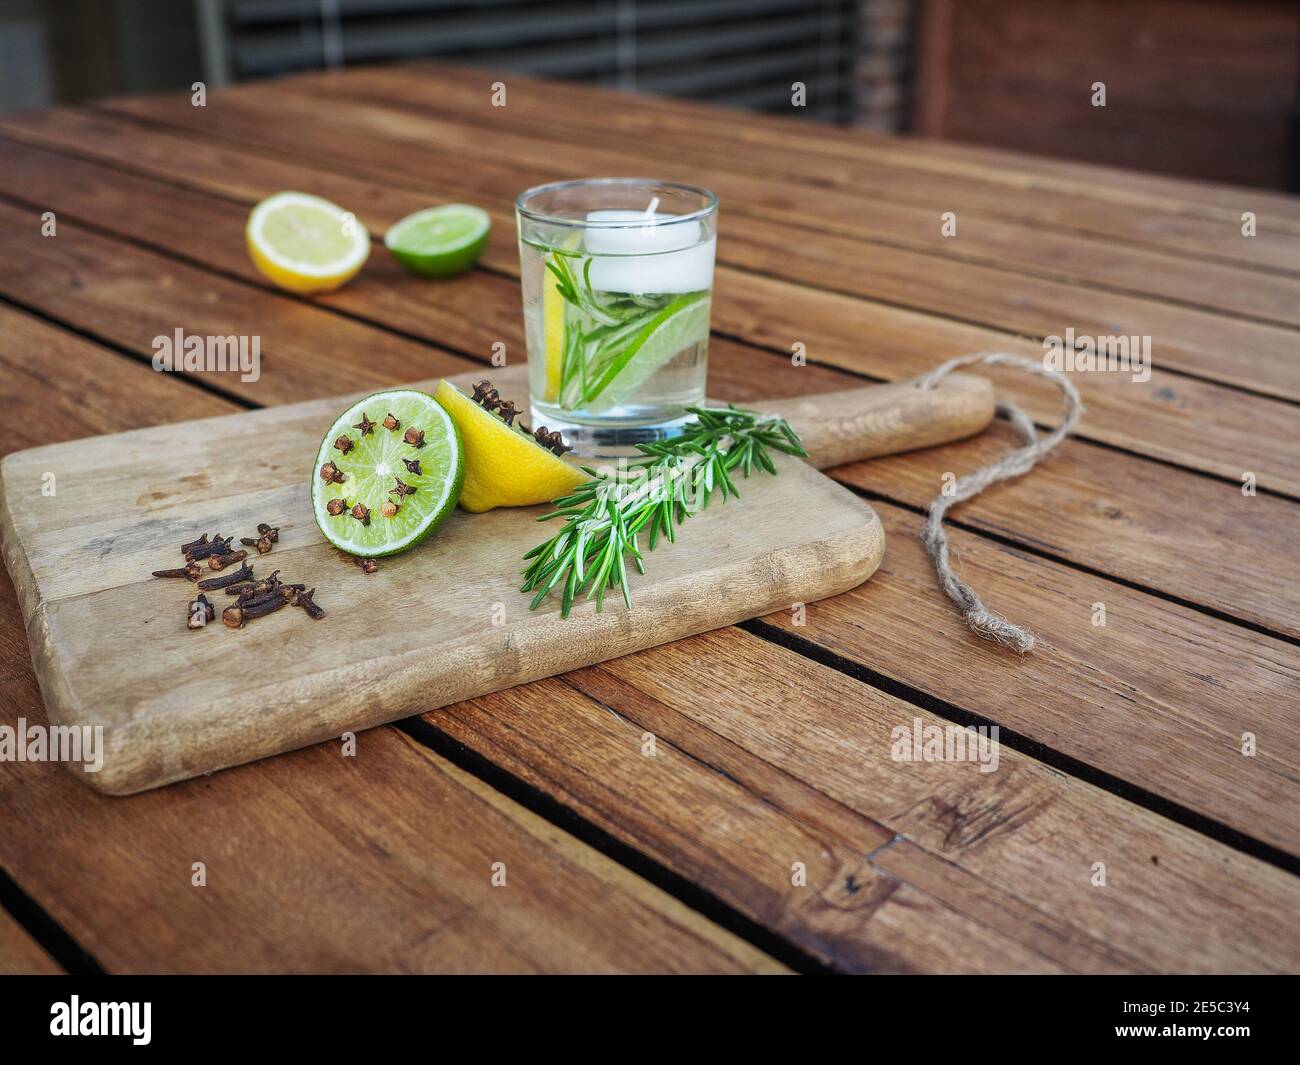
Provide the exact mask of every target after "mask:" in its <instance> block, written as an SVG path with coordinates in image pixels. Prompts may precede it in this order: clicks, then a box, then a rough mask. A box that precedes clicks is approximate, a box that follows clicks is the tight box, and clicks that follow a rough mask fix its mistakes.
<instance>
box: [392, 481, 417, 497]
mask: <svg viewBox="0 0 1300 1065" xmlns="http://www.w3.org/2000/svg"><path fill="white" fill-rule="evenodd" d="M393 480H394V481H396V482H397V487H396V488H391V489H389V495H396V496H398V497H399V498H401V499H405V498H406V497H407V496H413V495H415V493H416V489H414V488H412V487H411V486H410V485H409V484H407V483H406V482H405V481H403V480H402V479H401V478H400V477H394V478H393Z"/></svg>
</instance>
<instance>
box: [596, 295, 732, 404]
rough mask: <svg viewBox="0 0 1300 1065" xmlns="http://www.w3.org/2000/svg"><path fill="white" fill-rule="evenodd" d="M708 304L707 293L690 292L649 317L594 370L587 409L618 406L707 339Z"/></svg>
mask: <svg viewBox="0 0 1300 1065" xmlns="http://www.w3.org/2000/svg"><path fill="white" fill-rule="evenodd" d="M709 305H710V300H709V294H708V293H707V292H690V293H687V294H686V295H684V296H679V297H677V299H675V300H673V301H672V303H670V304H668V306H667V307H665V308H664V309H663V310H662V311H660V312H659V313H658V314H656V315H655V316H654V317H653V318H651V319H650V321H648V322H647V323H646V324H645V327H644V328H643V329H642V330H641V332H640V333H639V334H638V335H637V336H636V338H635V339H634V340H632V342H631V343H629V344H628V345H627V346H626V347H624V348H622V349H621V350H620V351H619V353H618V354H617V355H616V356H615V357H614V358H612V359H611V360H610V361H609V362H608V363H606V364H605V365H603V366H597V367H594V368H593V370H592V383H591V385H590V386H589V387H588V389H587V391H586V393H585V394H584V396H583V400H584V401H585V404H586V407H587V409H588V410H590V411H602V410H608V409H609V408H610V407H616V406H618V404H620V403H622V402H623V401H624V400H625V399H627V398H628V397H629V396H630V395H631V394H632V393H633V392H634V391H636V389H637V388H638V387H639V386H640V385H641V384H642V383H643V382H644V381H645V380H646V379H647V378H648V377H649V376H650V375H651V374H652V373H654V372H655V371H656V370H658V369H659V367H661V366H662V365H663V364H664V363H666V362H667V361H668V360H669V359H671V358H672V357H673V356H674V355H677V354H679V353H680V352H682V351H685V350H686V349H687V348H689V347H691V346H692V345H693V344H699V343H701V342H702V341H704V340H707V339H708V336H709Z"/></svg>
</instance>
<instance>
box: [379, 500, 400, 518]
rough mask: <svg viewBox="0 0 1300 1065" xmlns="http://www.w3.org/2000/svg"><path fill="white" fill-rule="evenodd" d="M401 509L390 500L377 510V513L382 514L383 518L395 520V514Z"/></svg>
mask: <svg viewBox="0 0 1300 1065" xmlns="http://www.w3.org/2000/svg"><path fill="white" fill-rule="evenodd" d="M401 509H402V508H401V507H399V506H398V505H397V504H396V503H394V502H393V501H392V500H391V499H390V500H389V501H388V502H386V503H385V504H384V505H383V506H382V507H380V508H379V513H380V514H382V515H383V516H384V517H385V518H395V517H397V512H398V511H399V510H401Z"/></svg>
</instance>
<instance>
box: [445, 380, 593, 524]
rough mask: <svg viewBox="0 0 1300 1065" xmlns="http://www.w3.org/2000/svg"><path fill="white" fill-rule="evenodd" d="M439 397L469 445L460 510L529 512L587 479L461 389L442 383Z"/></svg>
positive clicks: (466, 450)
mask: <svg viewBox="0 0 1300 1065" xmlns="http://www.w3.org/2000/svg"><path fill="white" fill-rule="evenodd" d="M434 398H435V399H436V400H437V401H438V402H439V403H441V404H442V409H443V410H445V411H446V412H447V413H448V414H449V415H451V420H452V421H453V422H454V423H455V425H456V429H457V431H458V432H459V433H460V437H461V440H462V441H464V445H465V479H464V481H463V483H462V484H461V489H460V505H461V506H462V507H464V508H465V509H466V510H469V511H473V512H475V513H478V512H479V511H484V510H492V509H493V508H494V507H525V506H529V505H531V504H533V503H545V502H548V501H549V500H552V499H556V498H558V497H560V496H563V495H567V494H568V493H569V492H571V491H572V490H573V489H574V488H576V487H577V486H578V485H580V484H581V483H582V482H583V481H585V480H586V479H587V475H586V474H584V473H583V472H582V471H581V470H580V469H578V468H577V467H576V466H571V465H569V463H567V462H565V461H564V459H562V458H560V457H559V456H558V455H554V454H552V453H551V452H550V451H547V450H546V448H544V447H542V445H541V444H539V443H538V442H537V441H536V440H534V439H533V438H532V437H531V436H529V435H528V434H527V433H525V432H524V431H523V430H522V429H518V428H514V427H512V426H509V425H506V423H505V422H503V421H502V420H501V419H500V418H499V417H497V415H495V414H493V413H492V412H491V411H486V410H484V409H483V408H482V407H480V406H479V405H478V404H477V403H475V402H474V401H473V400H472V399H470V397H469V396H467V395H465V393H464V392H462V391H461V390H460V389H459V388H457V387H456V386H455V385H453V384H451V383H449V382H447V381H440V382H439V383H438V390H437V391H436V392H435V393H434Z"/></svg>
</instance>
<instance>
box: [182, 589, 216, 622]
mask: <svg viewBox="0 0 1300 1065" xmlns="http://www.w3.org/2000/svg"><path fill="white" fill-rule="evenodd" d="M216 616H217V608H216V607H214V606H213V605H212V604H211V603H210V602H208V597H207V596H206V595H204V594H203V593H202V592H200V593H199V597H198V598H197V599H194V600H191V601H190V608H189V618H188V620H187V621H186V622H185V624H186V626H187V627H188V628H191V629H201V628H203V626H204V625H206V624H207V623H208V622H209V621H211V620H212V619H213V618H215V617H216Z"/></svg>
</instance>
